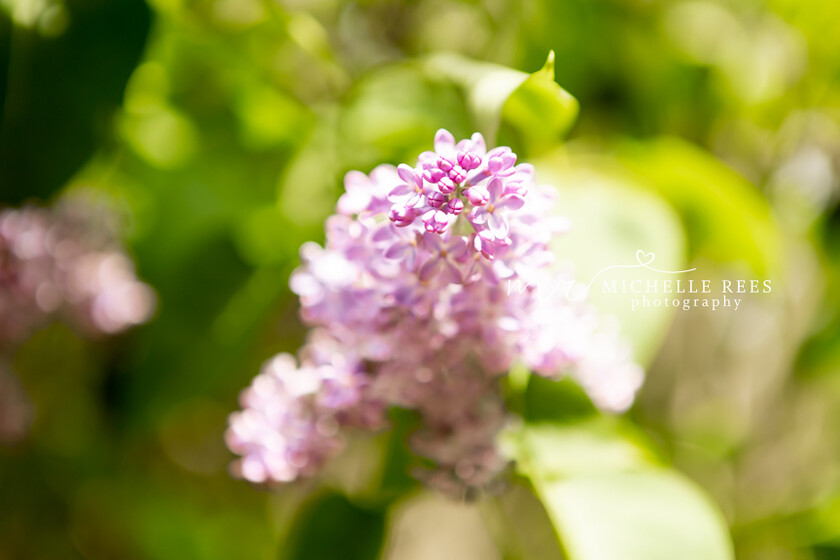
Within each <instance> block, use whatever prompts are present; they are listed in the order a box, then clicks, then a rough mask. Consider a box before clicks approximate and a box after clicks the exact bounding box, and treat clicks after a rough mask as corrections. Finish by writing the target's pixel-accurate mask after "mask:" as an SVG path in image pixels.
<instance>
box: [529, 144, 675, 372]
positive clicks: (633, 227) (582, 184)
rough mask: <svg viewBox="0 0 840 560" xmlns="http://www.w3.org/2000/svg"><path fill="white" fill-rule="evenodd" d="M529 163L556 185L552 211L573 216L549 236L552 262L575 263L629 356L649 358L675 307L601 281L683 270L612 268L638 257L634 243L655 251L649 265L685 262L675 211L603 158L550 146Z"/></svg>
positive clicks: (659, 277)
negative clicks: (647, 302)
mask: <svg viewBox="0 0 840 560" xmlns="http://www.w3.org/2000/svg"><path fill="white" fill-rule="evenodd" d="M534 163H535V166H536V168H537V176H538V177H539V179H540V181H541V182H547V183H549V184H553V185H555V186H556V187H557V188H558V190H559V193H560V194H559V200H558V202H557V204H556V208H555V212H556V213H557V214H559V215H561V216H564V217H566V218H568V219H569V220H570V221H571V229H570V230H569V231H568V232H567V233H565V234H563V235H559V236H555V238H554V240H553V241H552V245H551V247H552V250H553V251H554V253H555V255H556V256H557V261H558V264H563V265H571V266H573V267H574V275H575V279H576V280H577V281H578V282H582V283H584V284H590V286H589V297H588V301H589V302H590V303H592V304H593V305H594V306H595V307H597V308H598V309H599V310H600V311H601V312H602V313H603V314H604V315H607V316H613V317H615V318H616V319H617V320H618V322H619V324H620V326H621V334H622V336H623V337H624V338H625V339H626V340H627V341H628V342H629V343H630V344H631V345H632V347H633V351H634V352H633V354H634V359H635V360H636V361H637V362H638V363H640V364H642V365H646V364H649V363H650V362H651V361H652V359H653V358H654V357H655V356H656V352H657V350H658V349H659V346H660V345H661V343H662V340H663V338H664V336H665V334H666V333H667V331H668V328H669V326H670V324H671V321H672V319H673V316H674V313H673V312H674V308H673V307H667V308H666V307H653V306H651V307H642V306H640V305H636V306H635V307H634V296H632V295H631V294H624V293H610V292H609V291H608V287H605V283H606V285H609V284H611V283H612V282H621V281H622V280H628V281H630V280H634V279H638V280H641V281H642V282H647V281H648V280H663V279H675V278H685V275H673V274H664V273H659V272H655V271H652V270H648V269H645V268H611V267H616V266H625V265H635V264H637V260H636V259H637V257H636V252H637V251H639V250H641V251H643V252H645V253H648V252H651V253H654V254H655V261H654V263H653V264H652V266H653V267H655V268H657V269H659V270H668V271H679V270H684V269H686V268H688V267H687V266H686V247H685V234H684V231H683V226H682V224H681V223H680V219H679V216H678V215H677V214H676V213H675V212H674V211H673V209H672V208H671V207H670V206H669V205H668V204H667V202H666V201H665V200H663V198H662V197H660V196H657V195H656V194H652V193H650V192H649V191H648V190H647V189H648V187H645V186H644V185H641V184H639V182H638V181H636V180H634V177H633V176H632V175H629V174H628V173H627V172H625V171H623V170H621V169H620V168H618V167H617V166H616V165H615V163H614V162H611V160H609V159H607V158H592V157H587V158H585V157H582V156H575V155H573V154H566V153H554V152H552V153H551V154H549V155H547V156H546V157H545V158H542V159H540V160H537V161H535V162H534ZM636 299H638V298H636ZM637 303H638V302H637Z"/></svg>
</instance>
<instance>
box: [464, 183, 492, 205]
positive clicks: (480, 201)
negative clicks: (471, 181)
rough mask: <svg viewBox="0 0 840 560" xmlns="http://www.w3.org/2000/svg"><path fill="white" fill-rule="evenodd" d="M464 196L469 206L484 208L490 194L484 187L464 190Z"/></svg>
mask: <svg viewBox="0 0 840 560" xmlns="http://www.w3.org/2000/svg"><path fill="white" fill-rule="evenodd" d="M464 195H465V196H466V197H467V199H469V201H470V204H472V205H473V206H484V205H485V204H487V199H488V198H490V194H489V193H488V192H487V189H485V188H484V187H470V188H468V189H464Z"/></svg>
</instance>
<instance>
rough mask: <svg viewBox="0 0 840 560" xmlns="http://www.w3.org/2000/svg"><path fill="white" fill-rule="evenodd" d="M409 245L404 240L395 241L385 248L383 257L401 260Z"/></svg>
mask: <svg viewBox="0 0 840 560" xmlns="http://www.w3.org/2000/svg"><path fill="white" fill-rule="evenodd" d="M408 248H409V245H408V243H404V242H401V241H400V242H397V243H394V244H393V245H391V246H390V247H388V248H387V249H386V250H385V253H384V255H383V256H384V257H385V258H386V259H390V260H392V261H398V260H402V259H403V258H404V257H405V254H406V252H407V251H408Z"/></svg>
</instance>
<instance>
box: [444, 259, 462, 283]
mask: <svg viewBox="0 0 840 560" xmlns="http://www.w3.org/2000/svg"><path fill="white" fill-rule="evenodd" d="M441 260H442V261H443V265H444V266H443V278H444V280H446V281H447V282H448V283H450V284H460V283H461V281H462V278H461V270H460V269H459V268H458V267H457V266H455V264H454V263H452V262H451V261H450V260H449V259H441Z"/></svg>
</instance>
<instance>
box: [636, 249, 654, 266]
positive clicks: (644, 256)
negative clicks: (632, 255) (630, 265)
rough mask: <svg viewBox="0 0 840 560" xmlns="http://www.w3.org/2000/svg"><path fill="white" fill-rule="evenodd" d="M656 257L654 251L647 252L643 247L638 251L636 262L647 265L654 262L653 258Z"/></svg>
mask: <svg viewBox="0 0 840 560" xmlns="http://www.w3.org/2000/svg"><path fill="white" fill-rule="evenodd" d="M655 258H656V255H654V254H653V252H650V253H645V252H644V251H642V250H641V249H639V250H638V251H636V262H638V263H639V264H640V265H642V266H647V265H649V264H650V263H652V262H653V259H655Z"/></svg>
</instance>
